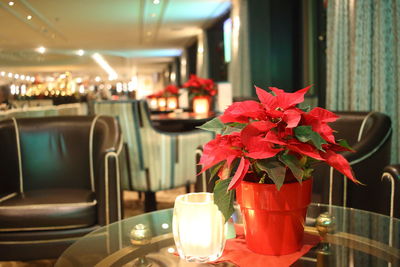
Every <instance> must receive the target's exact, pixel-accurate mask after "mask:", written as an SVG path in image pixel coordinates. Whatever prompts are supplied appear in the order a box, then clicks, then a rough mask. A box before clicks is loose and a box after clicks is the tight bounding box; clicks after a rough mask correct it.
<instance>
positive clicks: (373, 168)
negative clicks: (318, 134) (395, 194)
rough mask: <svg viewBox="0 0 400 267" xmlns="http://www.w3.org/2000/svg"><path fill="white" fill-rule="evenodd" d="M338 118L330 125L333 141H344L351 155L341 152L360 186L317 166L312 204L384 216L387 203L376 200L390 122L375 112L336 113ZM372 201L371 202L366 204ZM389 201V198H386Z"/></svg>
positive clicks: (387, 153)
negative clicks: (351, 150) (334, 139)
mask: <svg viewBox="0 0 400 267" xmlns="http://www.w3.org/2000/svg"><path fill="white" fill-rule="evenodd" d="M336 114H338V115H339V116H340V118H339V119H338V120H337V121H336V122H333V123H332V124H331V126H332V128H333V129H335V130H336V131H337V132H336V133H335V137H336V138H337V139H346V140H347V141H348V143H349V144H350V146H352V147H353V148H354V150H355V151H356V152H355V153H350V152H345V153H343V156H344V157H346V159H347V160H348V161H349V162H350V164H351V166H352V168H353V170H354V173H355V176H356V178H357V179H358V180H360V181H361V182H362V183H364V184H365V186H363V185H357V184H354V183H352V182H350V181H348V180H347V179H345V178H344V177H343V175H340V174H339V173H338V172H336V171H334V172H333V178H332V185H333V186H330V184H331V181H330V173H331V170H330V168H329V167H328V166H327V165H326V164H320V165H318V166H317V167H316V170H315V172H314V177H315V179H314V189H313V201H315V202H322V203H330V202H331V203H332V204H335V205H344V206H348V207H353V208H359V209H364V210H370V211H375V212H379V213H384V214H388V212H389V207H390V205H389V202H386V200H382V197H379V196H380V195H381V194H384V192H386V191H387V192H388V193H389V194H390V192H389V191H388V188H383V186H384V184H383V183H382V182H381V178H380V177H381V173H382V170H383V168H384V167H385V166H386V165H388V164H389V163H390V145H391V142H390V141H391V133H392V130H391V121H390V118H389V117H388V116H387V115H385V114H382V113H379V112H336ZM371 199H373V201H370V200H371ZM388 199H389V197H388Z"/></svg>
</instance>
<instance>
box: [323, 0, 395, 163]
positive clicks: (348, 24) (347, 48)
mask: <svg viewBox="0 0 400 267" xmlns="http://www.w3.org/2000/svg"><path fill="white" fill-rule="evenodd" d="M327 11H328V22H327V99H326V100H327V107H328V108H329V109H332V110H354V111H370V110H374V111H379V112H382V113H385V114H387V115H389V116H390V117H391V119H392V127H393V135H392V162H393V163H398V162H399V149H400V146H399V145H400V134H399V129H398V128H399V117H400V105H399V104H400V101H399V100H400V92H399V90H400V54H399V53H400V40H399V37H400V0H329V1H328V10H327Z"/></svg>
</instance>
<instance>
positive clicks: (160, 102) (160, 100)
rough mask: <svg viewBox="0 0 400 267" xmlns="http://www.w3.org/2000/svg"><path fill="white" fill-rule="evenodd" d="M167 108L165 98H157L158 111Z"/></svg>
mask: <svg viewBox="0 0 400 267" xmlns="http://www.w3.org/2000/svg"><path fill="white" fill-rule="evenodd" d="M166 106H167V100H166V99H165V97H159V98H158V108H159V109H160V110H165V108H166Z"/></svg>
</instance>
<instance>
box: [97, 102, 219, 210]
mask: <svg viewBox="0 0 400 267" xmlns="http://www.w3.org/2000/svg"><path fill="white" fill-rule="evenodd" d="M94 111H95V113H96V114H103V115H105V114H107V115H109V116H115V117H116V118H117V120H118V121H119V123H120V125H121V129H122V133H123V136H124V137H123V138H124V142H125V143H126V147H127V154H128V157H127V159H128V161H129V164H127V165H128V166H127V168H126V170H128V171H127V172H128V174H127V175H123V176H125V177H126V178H127V179H125V180H126V181H125V182H124V183H123V184H124V189H126V190H134V191H139V192H145V211H146V212H147V211H151V210H155V209H156V202H155V192H157V191H161V190H167V189H172V188H176V187H180V186H185V185H189V184H194V183H195V182H196V160H195V159H196V148H197V147H198V146H199V145H202V144H204V143H206V142H208V141H209V140H211V138H212V134H211V133H209V132H205V131H201V130H193V131H189V132H176V133H174V132H161V131H159V130H157V129H155V128H154V127H153V126H152V123H151V120H150V115H149V111H148V107H147V103H146V101H137V100H129V101H102V102H95V103H94Z"/></svg>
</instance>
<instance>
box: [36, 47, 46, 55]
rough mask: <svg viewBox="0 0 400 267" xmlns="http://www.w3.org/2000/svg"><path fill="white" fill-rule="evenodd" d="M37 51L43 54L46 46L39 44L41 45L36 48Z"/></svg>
mask: <svg viewBox="0 0 400 267" xmlns="http://www.w3.org/2000/svg"><path fill="white" fill-rule="evenodd" d="M37 51H38V52H39V53H40V54H44V53H45V52H46V48H45V47H43V46H41V47H39V48H38V49H37Z"/></svg>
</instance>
